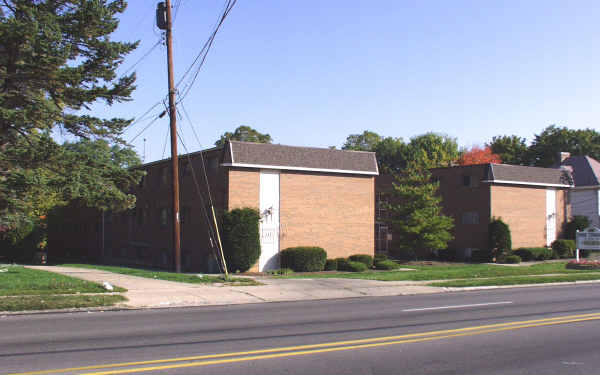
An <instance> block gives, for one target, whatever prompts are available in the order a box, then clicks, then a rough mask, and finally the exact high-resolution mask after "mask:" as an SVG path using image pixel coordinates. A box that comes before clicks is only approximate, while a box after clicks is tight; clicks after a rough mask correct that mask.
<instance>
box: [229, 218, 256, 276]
mask: <svg viewBox="0 0 600 375" xmlns="http://www.w3.org/2000/svg"><path fill="white" fill-rule="evenodd" d="M258 220H259V214H258V211H257V210H255V209H253V208H236V209H234V210H231V211H228V212H225V213H224V214H223V231H222V232H223V252H224V253H225V260H226V261H227V268H228V269H229V271H231V272H236V271H239V272H245V271H248V270H249V269H250V267H252V266H253V265H254V264H255V263H256V261H257V260H258V258H259V257H260V237H259V230H258Z"/></svg>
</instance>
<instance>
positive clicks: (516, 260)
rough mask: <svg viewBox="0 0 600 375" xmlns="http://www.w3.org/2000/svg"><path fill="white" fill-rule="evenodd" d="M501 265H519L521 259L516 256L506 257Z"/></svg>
mask: <svg viewBox="0 0 600 375" xmlns="http://www.w3.org/2000/svg"><path fill="white" fill-rule="evenodd" d="M502 263H508V264H517V263H521V257H520V256H518V255H507V256H506V257H504V261H503V262H502Z"/></svg>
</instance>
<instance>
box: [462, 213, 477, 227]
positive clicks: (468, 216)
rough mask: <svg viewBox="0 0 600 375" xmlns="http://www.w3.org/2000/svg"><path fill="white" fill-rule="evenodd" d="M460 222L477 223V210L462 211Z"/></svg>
mask: <svg viewBox="0 0 600 375" xmlns="http://www.w3.org/2000/svg"><path fill="white" fill-rule="evenodd" d="M461 222H462V223H463V224H479V212H477V211H470V212H465V213H463V214H462V218H461Z"/></svg>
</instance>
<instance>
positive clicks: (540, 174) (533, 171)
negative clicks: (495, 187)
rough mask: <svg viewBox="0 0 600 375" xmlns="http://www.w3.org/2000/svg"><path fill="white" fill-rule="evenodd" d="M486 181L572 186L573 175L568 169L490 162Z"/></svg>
mask: <svg viewBox="0 0 600 375" xmlns="http://www.w3.org/2000/svg"><path fill="white" fill-rule="evenodd" d="M486 182H493V183H506V184H519V185H538V186H554V187H570V186H572V182H571V176H570V174H569V172H568V171H566V170H563V169H555V168H540V167H526V166H523V165H510V164H489V167H488V170H487V172H486Z"/></svg>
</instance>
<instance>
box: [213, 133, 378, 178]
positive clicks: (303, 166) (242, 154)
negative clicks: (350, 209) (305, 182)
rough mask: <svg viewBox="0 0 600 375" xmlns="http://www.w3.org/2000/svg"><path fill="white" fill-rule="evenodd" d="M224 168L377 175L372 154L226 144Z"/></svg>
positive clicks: (256, 144)
mask: <svg viewBox="0 0 600 375" xmlns="http://www.w3.org/2000/svg"><path fill="white" fill-rule="evenodd" d="M224 152H225V155H224V158H223V164H222V165H223V166H231V167H244V168H264V169H283V170H298V171H313V172H328V173H349V174H365V175H373V176H375V175H378V174H379V170H378V168H377V160H376V158H375V153H374V152H365V151H346V150H332V149H327V148H316V147H297V146H284V145H274V144H269V143H252V142H239V141H229V142H228V144H227V146H226V147H225V150H224Z"/></svg>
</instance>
